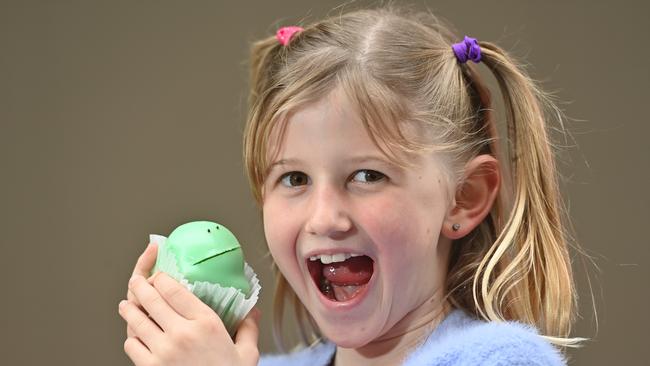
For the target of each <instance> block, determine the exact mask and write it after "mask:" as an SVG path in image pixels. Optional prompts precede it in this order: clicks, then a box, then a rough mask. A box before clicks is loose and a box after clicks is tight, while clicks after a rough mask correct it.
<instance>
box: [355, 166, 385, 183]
mask: <svg viewBox="0 0 650 366" xmlns="http://www.w3.org/2000/svg"><path fill="white" fill-rule="evenodd" d="M354 177H355V178H360V179H362V180H360V182H362V183H366V184H368V183H374V182H377V181H380V180H382V179H384V178H385V177H386V176H385V175H384V174H382V173H380V172H378V171H376V170H370V169H362V170H358V171H357V173H356V174H355V175H354Z"/></svg>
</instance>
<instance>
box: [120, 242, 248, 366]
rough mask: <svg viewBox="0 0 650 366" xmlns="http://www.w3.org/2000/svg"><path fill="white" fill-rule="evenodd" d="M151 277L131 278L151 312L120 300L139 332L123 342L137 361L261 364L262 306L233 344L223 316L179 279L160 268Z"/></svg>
mask: <svg viewBox="0 0 650 366" xmlns="http://www.w3.org/2000/svg"><path fill="white" fill-rule="evenodd" d="M145 253H146V252H145ZM151 282H153V286H152V285H151V284H150V283H149V281H147V280H146V279H145V278H144V277H143V276H141V275H134V276H133V277H132V278H131V280H130V281H129V289H130V291H131V292H132V293H133V295H134V296H135V298H136V299H137V300H139V303H140V304H142V306H143V307H144V310H145V311H146V312H145V311H142V310H141V309H140V308H139V307H138V306H137V305H136V304H135V303H134V302H131V301H126V300H122V301H121V302H120V305H119V312H120V315H121V316H122V318H124V320H126V322H127V323H128V326H129V327H130V328H131V329H132V331H133V332H134V335H135V337H128V338H127V339H126V341H125V342H124V351H125V352H126V353H127V355H128V356H129V357H130V358H131V360H132V361H133V363H134V364H136V365H211V366H213V365H257V362H258V361H259V350H258V349H257V338H258V334H259V330H258V326H257V322H258V320H259V310H257V309H253V310H252V311H251V312H250V313H249V314H248V316H247V317H246V319H244V321H243V322H242V324H241V325H240V326H239V329H238V331H237V335H236V339H235V342H234V343H233V341H232V339H231V338H230V335H228V332H227V331H226V328H225V327H224V325H223V323H222V322H221V319H219V316H218V315H217V314H216V313H215V312H214V311H213V310H212V309H210V307H208V306H207V305H205V304H204V303H203V302H201V300H199V299H198V298H197V297H196V296H194V295H193V294H192V293H191V292H189V291H188V290H187V289H186V288H185V287H184V286H183V285H181V284H180V283H178V281H176V280H174V279H173V278H171V277H169V276H168V275H167V274H165V273H157V274H156V275H154V276H153V279H152V280H151ZM147 313H148V314H147Z"/></svg>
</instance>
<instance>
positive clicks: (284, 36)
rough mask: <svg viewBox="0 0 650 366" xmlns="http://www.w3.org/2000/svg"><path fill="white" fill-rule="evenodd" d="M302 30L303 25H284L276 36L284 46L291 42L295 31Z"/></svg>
mask: <svg viewBox="0 0 650 366" xmlns="http://www.w3.org/2000/svg"><path fill="white" fill-rule="evenodd" d="M302 30H303V28H302V27H295V26H291V27H282V28H280V29H278V31H277V32H276V33H275V38H277V39H278V41H280V43H282V45H283V46H286V45H287V43H289V40H291V36H293V35H294V33H296V32H300V31H302Z"/></svg>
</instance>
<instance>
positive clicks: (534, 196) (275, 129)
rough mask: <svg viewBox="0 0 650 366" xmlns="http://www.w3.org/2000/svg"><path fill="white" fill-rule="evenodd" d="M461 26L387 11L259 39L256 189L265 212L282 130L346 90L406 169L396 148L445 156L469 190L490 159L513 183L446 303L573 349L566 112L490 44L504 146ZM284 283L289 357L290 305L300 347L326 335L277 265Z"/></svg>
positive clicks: (452, 280)
mask: <svg viewBox="0 0 650 366" xmlns="http://www.w3.org/2000/svg"><path fill="white" fill-rule="evenodd" d="M450 29H451V27H450V26H448V25H445V24H444V23H443V22H442V21H441V20H440V19H438V18H437V17H435V16H434V15H432V14H431V13H429V12H418V11H412V10H411V9H409V8H403V7H396V6H394V5H392V4H389V5H386V6H382V7H379V8H376V9H361V10H356V11H350V12H346V13H343V14H340V15H336V16H333V17H331V18H328V19H325V20H322V21H319V22H317V23H315V24H310V25H306V26H304V30H303V31H301V32H299V33H296V34H295V35H294V36H293V38H292V39H291V41H290V42H289V44H288V45H286V46H283V45H281V44H280V43H279V42H278V41H277V40H276V38H275V37H274V36H271V37H268V38H265V39H262V40H260V41H258V42H255V43H254V44H253V45H252V49H251V75H250V81H251V90H250V96H249V108H250V109H249V116H248V120H247V125H246V129H245V133H244V161H245V164H246V170H247V174H248V179H249V181H250V184H251V188H252V191H253V195H254V197H255V199H256V201H257V203H258V204H259V205H260V207H261V206H262V204H263V195H264V192H263V185H264V180H265V177H266V174H267V169H268V165H269V159H268V157H269V156H272V154H273V153H274V152H273V151H268V149H269V141H270V138H271V134H272V133H277V134H278V136H282V135H283V133H284V129H285V127H286V120H287V119H288V116H289V115H290V114H291V113H292V112H293V111H295V110H297V109H298V108H300V107H301V106H304V105H306V104H307V103H310V102H314V101H316V100H318V99H320V98H321V97H323V96H325V95H327V93H329V92H330V91H332V90H333V89H334V88H337V87H340V88H342V89H343V90H344V91H345V93H346V95H347V97H348V98H349V99H350V101H351V102H352V103H353V104H354V105H355V107H356V108H357V109H358V111H359V114H360V118H361V120H362V122H363V124H364V127H365V128H366V130H367V131H368V133H369V135H370V136H371V138H372V139H373V141H374V142H375V144H376V145H377V146H378V147H379V148H380V149H382V151H383V152H384V153H385V154H386V155H387V156H388V157H389V158H391V160H393V161H394V162H395V163H397V164H399V165H401V166H407V165H408V162H407V161H405V160H404V159H401V155H400V154H399V152H406V153H409V152H425V151H426V152H437V153H439V154H441V156H445V157H446V160H447V161H448V162H449V164H448V165H449V166H448V168H449V175H450V179H451V180H452V181H455V182H456V184H462V173H463V170H462V169H463V166H464V164H465V163H466V162H467V161H469V160H470V159H472V158H473V157H475V156H477V155H480V154H491V155H493V156H495V157H497V158H498V160H499V161H500V164H499V165H500V168H499V169H501V175H502V176H503V177H504V178H506V179H505V182H504V184H503V185H502V187H501V189H500V193H499V196H498V197H497V199H496V201H495V203H494V205H493V207H492V209H491V212H490V214H489V215H488V216H487V217H486V219H485V220H484V221H483V222H482V223H481V224H480V225H479V226H478V227H476V228H475V229H474V230H473V231H472V232H471V233H470V234H469V235H467V236H465V237H464V238H462V239H459V240H457V241H455V242H454V245H453V249H452V252H451V255H450V262H449V271H448V276H447V283H446V288H447V294H446V296H447V299H448V300H449V301H450V302H451V303H452V304H453V305H454V306H455V307H457V308H460V309H463V310H465V311H466V312H467V313H469V314H471V315H474V316H475V317H477V318H483V319H485V320H489V321H504V320H516V321H520V322H523V323H526V324H530V325H532V326H535V327H536V328H537V329H538V330H539V331H540V333H541V334H542V335H544V336H545V337H546V338H547V339H548V340H549V341H550V342H552V343H554V344H556V345H561V346H570V345H574V344H576V343H577V342H578V341H579V340H581V339H578V338H573V339H571V338H567V337H568V336H569V334H570V331H571V326H572V324H573V322H574V320H575V314H576V293H575V289H574V282H573V275H572V270H571V264H570V258H569V253H568V246H569V243H568V234H567V224H566V223H564V212H565V210H564V209H563V204H562V200H561V197H560V194H559V189H558V182H557V173H556V167H555V162H554V155H553V151H552V148H551V146H552V144H551V141H550V139H549V136H548V133H549V131H548V129H549V127H548V126H549V124H548V122H550V121H552V120H556V121H557V122H559V123H560V125H561V124H562V115H561V113H560V112H559V109H558V108H557V107H555V105H554V104H553V103H552V101H551V99H550V98H549V95H548V94H545V93H544V92H543V91H542V90H541V89H540V88H539V87H538V86H537V85H536V84H535V82H534V81H533V80H532V79H531V78H530V77H529V76H528V75H527V74H526V73H525V71H524V70H523V68H522V67H521V66H520V65H518V64H517V63H516V62H515V61H514V59H513V58H512V57H511V56H509V55H508V54H507V53H506V52H505V51H503V50H502V49H500V48H499V47H497V46H496V45H494V44H492V43H489V42H480V47H481V51H482V61H481V63H483V64H484V65H485V66H486V67H488V68H489V69H490V70H491V71H492V73H493V75H494V76H495V78H496V80H497V82H498V84H499V87H500V91H501V94H502V96H503V102H504V106H505V110H506V115H505V122H506V126H507V127H506V129H507V138H499V137H498V132H497V128H496V123H495V120H494V118H493V115H492V113H491V102H490V94H489V91H488V89H487V87H486V86H485V85H484V83H483V82H482V81H481V79H480V77H479V74H478V72H477V70H476V66H475V65H472V64H469V63H467V64H459V63H458V61H457V59H456V57H455V55H454V53H453V51H452V48H451V45H452V43H455V42H458V41H459V40H460V38H459V37H458V36H457V35H455V34H453V33H452V32H451V30H450ZM549 112H551V113H549ZM413 127H414V128H416V129H418V130H419V131H420V132H421V133H419V134H414V135H417V136H420V137H421V138H415V137H414V136H410V137H408V138H407V136H406V135H405V133H404V131H405V129H406V128H413ZM379 142H381V144H380V143H379ZM502 145H503V146H502ZM382 146H385V147H386V148H382ZM276 279H277V286H276V294H275V302H274V337H275V339H276V343H277V344H278V347H279V348H281V349H284V347H283V339H282V336H281V334H282V322H283V320H282V318H283V314H284V305H285V301H286V300H289V302H291V303H292V304H293V306H294V310H295V312H296V316H297V320H298V324H299V330H300V332H301V338H302V341H303V342H305V343H307V344H310V343H313V342H315V341H318V340H320V337H321V336H320V333H319V330H318V327H317V326H316V324H315V322H314V320H313V319H312V318H311V316H310V315H309V313H308V312H307V311H306V309H305V308H304V306H303V305H302V304H301V303H300V301H299V300H298V297H297V296H296V294H295V293H294V292H293V290H292V289H291V288H290V286H289V285H288V283H287V281H286V279H285V278H284V277H283V276H282V274H281V273H280V271H278V270H277V268H276Z"/></svg>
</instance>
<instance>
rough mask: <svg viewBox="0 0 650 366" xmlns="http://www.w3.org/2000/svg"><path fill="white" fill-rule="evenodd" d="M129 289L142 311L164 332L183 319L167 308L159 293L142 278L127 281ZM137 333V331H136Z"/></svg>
mask: <svg viewBox="0 0 650 366" xmlns="http://www.w3.org/2000/svg"><path fill="white" fill-rule="evenodd" d="M129 288H130V289H131V291H133V293H134V294H135V296H136V297H137V298H138V300H140V304H142V307H143V308H144V310H145V311H146V312H147V313H148V314H149V315H150V316H151V317H152V318H153V320H154V321H155V322H156V323H158V325H160V327H161V328H162V329H163V330H164V331H168V330H170V329H173V327H174V326H175V325H177V324H179V323H180V322H181V321H182V320H183V319H182V317H181V316H180V315H178V313H176V311H174V309H173V308H172V307H171V306H169V304H168V303H167V302H166V301H165V299H164V298H163V297H162V296H161V294H160V292H159V291H158V290H157V289H156V288H154V287H153V286H151V285H150V284H149V283H148V282H147V280H146V279H145V278H144V277H142V276H133V277H131V280H130V281H129ZM136 331H137V330H136Z"/></svg>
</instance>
